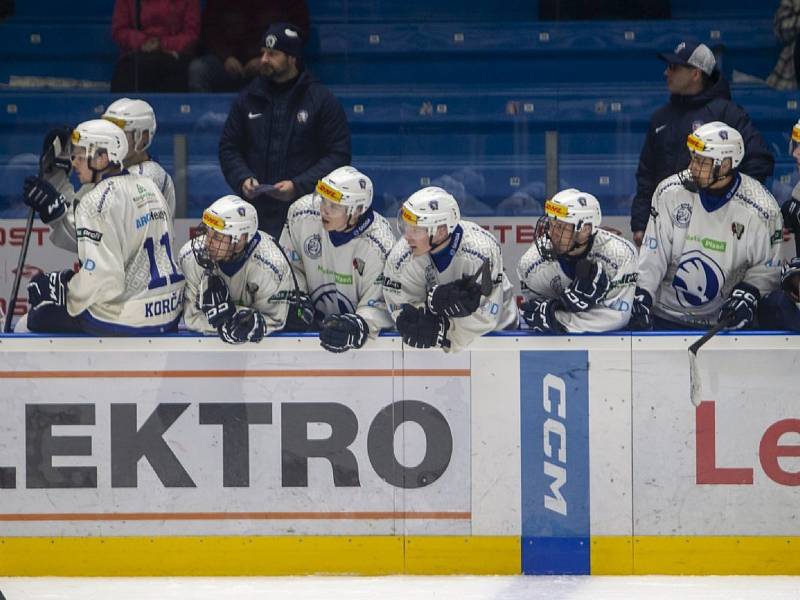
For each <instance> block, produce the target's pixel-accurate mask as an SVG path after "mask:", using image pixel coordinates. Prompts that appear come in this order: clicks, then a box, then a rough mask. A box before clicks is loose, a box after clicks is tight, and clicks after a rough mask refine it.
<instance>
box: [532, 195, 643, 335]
mask: <svg viewBox="0 0 800 600" xmlns="http://www.w3.org/2000/svg"><path fill="white" fill-rule="evenodd" d="M544 210H545V214H544V215H543V216H542V217H541V218H540V219H539V222H538V223H537V224H536V232H535V237H534V242H533V244H531V247H530V248H529V249H528V251H527V252H525V254H523V255H522V258H521V259H520V261H519V265H518V266H517V275H518V276H519V280H520V284H521V286H522V295H523V297H524V298H525V300H526V301H525V302H524V303H523V304H522V307H521V308H522V318H523V320H524V321H525V322H526V323H527V324H528V325H529V326H530V327H531V329H533V330H534V331H537V332H539V333H548V334H557V333H584V332H602V331H613V330H615V329H624V328H625V327H627V325H628V319H630V316H631V306H632V305H633V292H634V289H635V288H636V278H637V268H638V260H637V254H636V250H635V249H634V247H633V244H631V243H630V242H628V241H627V240H625V239H623V238H621V237H619V236H618V235H615V234H613V233H610V232H608V231H605V230H603V229H599V227H600V222H601V220H602V214H601V211H600V203H599V202H598V201H597V198H595V197H594V196H593V195H592V194H588V193H586V192H581V191H580V190H576V189H568V190H563V191H561V192H559V193H558V194H556V195H555V196H553V198H552V199H551V200H548V201H547V202H545V205H544Z"/></svg>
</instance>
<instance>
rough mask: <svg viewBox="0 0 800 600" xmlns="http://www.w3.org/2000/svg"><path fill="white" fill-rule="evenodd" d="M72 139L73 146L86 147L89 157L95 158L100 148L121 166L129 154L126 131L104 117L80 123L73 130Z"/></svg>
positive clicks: (109, 158)
mask: <svg viewBox="0 0 800 600" xmlns="http://www.w3.org/2000/svg"><path fill="white" fill-rule="evenodd" d="M71 141H72V147H73V148H85V149H86V156H87V158H89V159H91V158H94V157H95V156H96V155H97V151H98V150H105V151H106V153H107V154H108V160H109V161H111V162H112V163H117V164H118V165H120V166H121V165H122V161H123V160H125V157H126V156H127V155H128V138H127V137H125V132H124V131H122V129H120V128H119V127H117V126H116V125H114V124H113V123H111V122H109V121H105V120H103V119H92V120H91V121H84V122H83V123H81V124H80V125H78V126H77V127H76V128H75V129H73V130H72V137H71Z"/></svg>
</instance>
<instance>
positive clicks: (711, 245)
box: [700, 238, 728, 252]
mask: <svg viewBox="0 0 800 600" xmlns="http://www.w3.org/2000/svg"><path fill="white" fill-rule="evenodd" d="M700 243H701V244H702V245H703V248H705V249H706V250H714V251H716V252H725V248H727V247H728V244H727V242H722V241H720V240H712V239H711V238H703V239H702V240H700Z"/></svg>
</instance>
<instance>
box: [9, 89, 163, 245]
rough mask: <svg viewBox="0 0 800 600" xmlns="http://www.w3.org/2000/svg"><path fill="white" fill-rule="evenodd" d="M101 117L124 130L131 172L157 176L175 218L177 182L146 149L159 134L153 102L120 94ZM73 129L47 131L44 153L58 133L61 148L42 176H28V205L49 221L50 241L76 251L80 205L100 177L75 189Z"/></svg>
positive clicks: (47, 222) (155, 180) (25, 187)
mask: <svg viewBox="0 0 800 600" xmlns="http://www.w3.org/2000/svg"><path fill="white" fill-rule="evenodd" d="M102 118H103V119H106V120H108V121H111V122H112V123H114V124H115V125H117V126H119V127H121V128H122V129H123V130H124V131H125V134H126V136H127V140H128V154H127V156H126V157H125V166H126V167H128V169H129V170H130V172H132V173H135V174H137V175H144V176H145V177H148V178H149V179H152V180H153V182H154V183H155V184H156V186H157V187H158V189H159V191H160V192H161V194H162V195H163V196H164V198H165V199H166V201H167V206H168V208H169V214H170V215H171V217H174V215H175V186H174V185H173V183H172V178H171V177H170V176H169V175H168V174H167V173H166V171H164V169H163V168H162V167H161V165H159V164H158V163H156V162H154V161H152V160H151V159H150V157H149V155H148V154H147V149H148V147H149V146H150V144H151V143H152V141H153V137H154V136H155V133H156V117H155V113H154V112H153V109H152V107H151V106H150V105H149V104H148V103H147V102H145V101H144V100H131V99H130V98H121V99H119V100H116V101H115V102H112V103H111V105H110V106H109V107H108V109H107V110H106V112H105V113H103V117H102ZM70 133H71V130H70V129H69V128H68V127H58V128H55V129H52V130H51V131H49V132H48V133H47V135H45V139H44V151H43V153H44V152H47V151H48V150H49V149H50V148H52V146H53V140H54V139H55V138H57V139H58V148H60V149H61V151H60V152H59V153H58V154H56V156H55V160H54V161H52V166H51V167H49V168H47V169H45V170H44V171H43V172H42V173H41V174H40V175H38V176H37V175H31V176H29V177H27V178H26V179H25V186H24V192H23V198H24V200H25V204H27V205H28V206H30V207H31V208H33V209H35V210H36V212H37V213H39V216H40V217H41V219H42V222H43V223H45V224H47V225H49V226H50V229H51V230H52V231H51V233H50V240H51V241H52V242H53V244H55V245H56V246H58V247H59V248H63V249H65V250H69V251H71V252H75V251H77V248H78V242H77V238H76V236H75V212H74V211H75V207H76V205H77V204H78V202H80V199H81V198H82V197H83V196H84V195H85V194H86V193H87V192H89V191H90V190H92V189H93V188H94V186H95V185H97V182H98V181H99V176H98V175H95V176H94V177H92V179H91V180H89V181H86V182H81V183H82V185H81V187H80V188H79V189H78V190H77V191H76V190H75V189H74V188H73V186H72V183H71V182H70V179H69V175H70V172H71V170H72V162H71V160H70V149H69V139H70Z"/></svg>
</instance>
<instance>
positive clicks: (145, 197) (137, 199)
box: [133, 183, 156, 206]
mask: <svg viewBox="0 0 800 600" xmlns="http://www.w3.org/2000/svg"><path fill="white" fill-rule="evenodd" d="M136 191H137V192H138V194H137V195H136V196H134V197H133V202H134V204H136V205H137V206H138V205H140V204H147V203H148V202H150V201H151V200H155V197H156V195H155V194H154V193H153V192H151V191H149V190H147V189H146V188H144V187H142V186H141V185H140V184H138V183H137V184H136Z"/></svg>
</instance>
